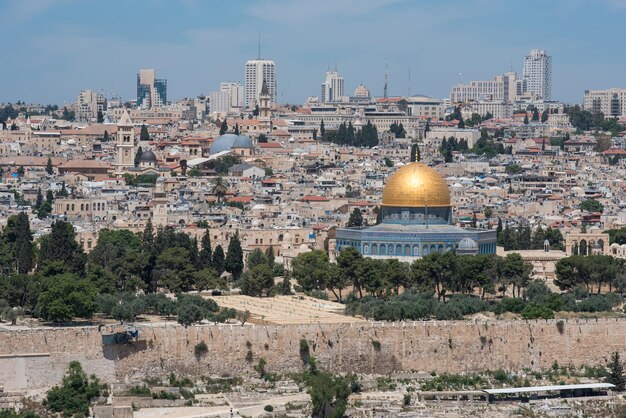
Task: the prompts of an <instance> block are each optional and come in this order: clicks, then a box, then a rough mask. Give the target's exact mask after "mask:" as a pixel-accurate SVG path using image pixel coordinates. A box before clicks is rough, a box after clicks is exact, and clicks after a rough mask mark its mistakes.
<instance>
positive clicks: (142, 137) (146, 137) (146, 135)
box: [139, 125, 150, 141]
mask: <svg viewBox="0 0 626 418" xmlns="http://www.w3.org/2000/svg"><path fill="white" fill-rule="evenodd" d="M139 140H140V141H150V134H149V133H148V128H147V127H146V125H141V133H140V134H139Z"/></svg>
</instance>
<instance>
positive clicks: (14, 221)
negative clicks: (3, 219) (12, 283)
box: [2, 212, 34, 274]
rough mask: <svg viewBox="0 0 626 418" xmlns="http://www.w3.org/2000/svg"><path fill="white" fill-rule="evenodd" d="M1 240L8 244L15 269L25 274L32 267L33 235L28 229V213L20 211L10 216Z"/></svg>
mask: <svg viewBox="0 0 626 418" xmlns="http://www.w3.org/2000/svg"><path fill="white" fill-rule="evenodd" d="M2 240H3V241H4V242H6V243H7V244H8V247H9V251H10V257H11V264H13V262H15V270H16V271H17V272H18V273H19V274H26V273H28V272H30V271H31V270H32V268H33V256H34V248H33V242H32V241H33V236H32V233H31V231H30V221H29V220H28V215H27V214H26V213H24V212H21V213H19V214H17V215H13V216H10V217H9V219H8V220H7V226H6V227H5V228H4V230H3V231H2Z"/></svg>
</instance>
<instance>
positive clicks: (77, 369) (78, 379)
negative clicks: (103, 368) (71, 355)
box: [46, 361, 106, 417]
mask: <svg viewBox="0 0 626 418" xmlns="http://www.w3.org/2000/svg"><path fill="white" fill-rule="evenodd" d="M105 388H106V386H105V385H103V384H101V383H100V381H99V380H98V378H97V377H96V376H95V375H91V376H90V377H87V374H86V373H85V372H84V371H83V368H82V366H81V365H80V363H79V362H78V361H72V362H71V363H70V364H69V367H68V371H67V373H66V374H65V376H64V377H63V380H62V382H61V385H60V386H54V387H53V388H52V389H50V390H49V391H48V394H47V398H46V406H47V407H48V408H49V409H50V410H51V411H52V412H56V413H60V414H62V416H64V417H77V416H83V417H86V416H89V403H90V401H91V399H92V398H95V397H96V396H100V394H101V392H102V391H103V390H104V389H105Z"/></svg>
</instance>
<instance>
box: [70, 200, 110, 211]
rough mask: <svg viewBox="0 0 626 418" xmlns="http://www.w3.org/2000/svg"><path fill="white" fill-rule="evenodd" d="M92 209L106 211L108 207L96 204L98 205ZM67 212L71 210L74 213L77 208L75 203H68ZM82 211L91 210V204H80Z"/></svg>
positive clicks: (95, 204) (94, 205)
mask: <svg viewBox="0 0 626 418" xmlns="http://www.w3.org/2000/svg"><path fill="white" fill-rule="evenodd" d="M92 208H93V210H105V209H106V206H105V204H104V203H98V202H96V203H94V204H93V206H92ZM65 210H66V211H70V210H71V211H74V210H76V206H74V203H71V204H70V203H67V204H66V205H65ZM80 210H81V211H84V210H89V203H81V204H80Z"/></svg>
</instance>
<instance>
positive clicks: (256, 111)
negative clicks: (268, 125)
mask: <svg viewBox="0 0 626 418" xmlns="http://www.w3.org/2000/svg"><path fill="white" fill-rule="evenodd" d="M259 113H260V110H259V105H255V106H254V110H252V116H254V117H256V116H259Z"/></svg>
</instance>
